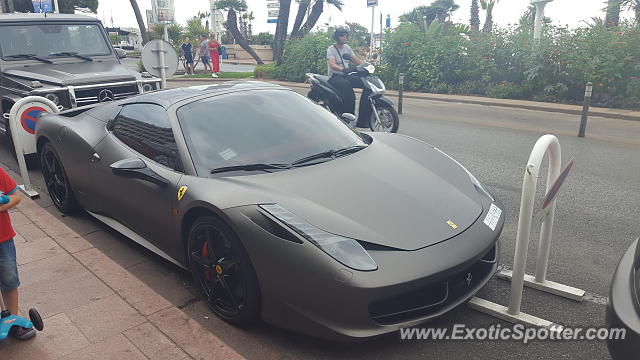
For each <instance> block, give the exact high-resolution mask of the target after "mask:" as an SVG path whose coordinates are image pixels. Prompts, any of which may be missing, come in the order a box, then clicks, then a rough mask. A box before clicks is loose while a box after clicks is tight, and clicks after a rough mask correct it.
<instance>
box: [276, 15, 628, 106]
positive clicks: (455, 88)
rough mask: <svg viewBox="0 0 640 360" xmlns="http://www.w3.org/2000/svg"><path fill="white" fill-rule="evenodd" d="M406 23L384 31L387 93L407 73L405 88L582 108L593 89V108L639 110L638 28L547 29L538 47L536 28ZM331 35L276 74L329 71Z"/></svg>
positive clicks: (314, 41)
mask: <svg viewBox="0 0 640 360" xmlns="http://www.w3.org/2000/svg"><path fill="white" fill-rule="evenodd" d="M459 29H460V27H453V28H451V29H450V30H449V31H448V32H447V31H443V30H438V29H436V31H433V29H430V30H428V31H425V30H423V29H421V28H420V27H416V26H414V25H411V24H401V25H399V26H398V27H396V28H394V29H393V30H390V31H388V32H387V34H386V36H385V41H384V44H383V53H382V61H383V64H382V65H381V66H380V67H379V69H378V75H379V76H381V77H382V79H383V81H384V82H385V84H386V85H387V87H389V88H395V87H397V79H398V74H399V73H401V72H402V73H405V74H406V76H405V89H406V90H413V91H424V92H432V93H448V94H474V95H485V96H490V97H497V98H512V99H531V100H538V101H552V102H563V103H579V102H581V101H582V99H583V96H584V87H585V84H586V83H587V82H589V81H591V82H593V83H594V93H593V101H592V103H593V104H594V105H596V106H606V107H623V108H640V28H638V27H636V26H635V25H634V24H632V23H623V24H622V25H620V27H619V28H616V29H606V28H605V27H604V25H603V24H602V22H601V21H597V22H595V23H594V24H591V25H588V26H587V25H585V26H584V27H581V28H578V29H573V30H569V29H566V28H562V27H553V26H547V27H545V29H544V32H543V38H542V40H541V41H540V43H539V44H537V45H536V44H534V43H533V40H532V39H533V34H532V30H531V29H530V28H528V27H518V26H512V27H507V28H498V29H496V30H494V32H493V33H492V34H489V35H471V36H470V37H469V36H462V35H460V32H459ZM331 43H332V40H331V38H330V37H329V35H328V34H327V33H326V32H320V33H313V34H309V35H307V36H305V37H304V38H302V39H300V40H297V41H293V42H290V43H288V44H287V47H286V48H285V61H284V64H283V65H281V66H279V67H277V68H276V69H275V70H274V72H273V74H274V75H275V77H277V78H279V79H281V80H287V81H304V74H305V73H307V72H316V73H325V72H326V48H327V46H328V45H330V44H331Z"/></svg>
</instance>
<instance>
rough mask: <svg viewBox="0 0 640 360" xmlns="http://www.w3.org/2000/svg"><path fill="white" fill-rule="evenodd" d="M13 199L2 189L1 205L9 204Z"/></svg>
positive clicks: (0, 193) (0, 194)
mask: <svg viewBox="0 0 640 360" xmlns="http://www.w3.org/2000/svg"><path fill="white" fill-rule="evenodd" d="M9 201H11V199H9V197H8V196H7V195H5V194H4V193H3V192H2V191H0V205H4V204H8V203H9Z"/></svg>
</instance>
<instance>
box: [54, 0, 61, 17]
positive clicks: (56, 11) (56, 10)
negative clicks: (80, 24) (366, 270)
mask: <svg viewBox="0 0 640 360" xmlns="http://www.w3.org/2000/svg"><path fill="white" fill-rule="evenodd" d="M53 3H54V4H55V9H54V10H53V12H55V13H56V14H59V13H60V6H58V0H53Z"/></svg>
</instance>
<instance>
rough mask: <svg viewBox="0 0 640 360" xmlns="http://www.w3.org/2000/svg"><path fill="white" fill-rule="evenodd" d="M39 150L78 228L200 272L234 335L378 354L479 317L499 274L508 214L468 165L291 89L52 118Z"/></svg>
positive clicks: (213, 93)
mask: <svg viewBox="0 0 640 360" xmlns="http://www.w3.org/2000/svg"><path fill="white" fill-rule="evenodd" d="M36 135H37V147H38V153H39V157H40V161H41V168H42V173H43V176H44V179H45V181H46V184H47V188H48V191H49V194H50V196H51V199H52V200H53V203H54V204H55V205H56V206H57V208H58V209H59V210H60V211H62V212H65V213H66V212H71V211H74V210H77V209H80V208H81V209H84V210H86V211H87V212H88V213H89V214H91V215H92V216H94V217H95V218H97V219H98V220H100V221H102V222H104V223H105V224H107V225H109V226H111V227H112V228H114V229H116V230H117V231H119V232H121V233H122V234H124V235H126V236H128V237H129V238H131V239H132V240H134V241H136V242H138V243H140V244H141V245H143V246H145V247H147V248H148V249H150V250H152V251H153V252H155V253H157V254H158V255H160V256H162V257H164V258H165V259H167V260H169V261H171V262H173V263H175V264H177V265H178V266H181V267H183V268H185V269H188V270H189V271H190V272H191V273H192V274H193V277H194V279H195V283H196V285H197V286H198V288H199V289H200V290H201V292H202V298H203V301H206V303H207V304H208V306H209V308H210V309H211V310H212V311H213V312H214V313H215V314H217V315H218V316H220V317H221V318H222V319H224V320H226V321H228V322H230V323H232V324H246V323H249V322H251V321H254V320H257V319H259V318H262V319H263V320H264V321H266V322H268V323H271V324H275V325H277V326H280V327H284V328H287V329H292V330H295V331H298V332H302V333H305V334H309V335H313V336H318V337H325V338H331V339H356V338H367V337H372V336H376V335H381V334H384V333H389V332H393V331H396V330H398V329H400V328H403V327H410V326H415V325H418V324H421V323H424V322H426V321H428V320H430V319H432V318H434V317H437V316H439V315H442V314H444V313H445V312H447V311H449V310H451V309H453V308H454V307H456V306H458V305H460V304H462V303H464V302H466V301H467V300H468V299H469V298H470V297H471V296H473V295H474V294H475V293H476V292H477V291H478V290H479V289H480V288H481V287H482V286H483V285H484V284H485V283H486V282H487V281H488V280H489V279H490V278H491V276H492V275H493V274H494V272H495V270H496V267H497V256H498V238H499V236H500V233H501V231H502V227H503V225H504V219H505V214H504V212H503V210H502V209H504V208H503V206H502V204H501V203H500V202H499V201H497V200H496V199H494V197H493V196H492V195H491V194H490V193H489V192H487V191H486V190H485V188H484V187H483V186H482V185H481V184H480V182H478V180H477V179H476V178H475V177H474V176H473V175H472V174H471V173H470V172H469V171H467V170H466V169H465V168H464V167H463V166H462V165H460V164H459V163H458V162H456V161H455V160H454V159H452V158H451V157H449V156H447V155H446V154H445V153H443V152H442V151H440V150H438V149H437V148H435V147H433V146H431V145H429V144H427V143H425V142H422V141H420V140H416V139H414V138H411V137H408V136H404V135H399V134H388V133H360V132H357V131H355V130H353V129H352V128H350V127H349V126H348V125H346V124H345V123H343V122H342V121H341V120H340V119H339V118H337V117H336V116H335V115H333V114H331V113H330V112H328V111H326V110H325V109H323V108H322V107H320V106H319V105H317V104H315V103H314V102H312V101H311V100H308V99H307V98H305V97H304V96H302V95H299V94H297V93H295V92H293V91H291V90H289V89H286V88H283V87H280V86H277V85H272V84H266V83H260V82H233V83H225V84H221V85H207V86H200V87H191V88H183V89H174V90H163V91H158V92H154V93H148V94H144V95H141V96H137V97H133V98H129V99H126V100H121V101H117V102H113V103H108V104H102V105H99V106H95V107H89V108H79V109H75V110H72V111H67V112H63V113H59V114H47V115H44V116H43V117H42V118H41V119H40V120H39V123H38V126H37V134H36Z"/></svg>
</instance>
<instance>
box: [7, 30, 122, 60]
mask: <svg viewBox="0 0 640 360" xmlns="http://www.w3.org/2000/svg"><path fill="white" fill-rule="evenodd" d="M0 51H2V57H3V58H4V59H5V60H16V59H19V58H15V57H14V58H11V56H15V55H25V54H29V55H35V56H37V57H40V58H52V57H54V56H55V55H54V54H56V53H60V52H69V53H77V54H79V55H110V54H111V47H110V46H109V43H108V42H107V40H106V38H105V37H104V35H103V32H102V30H101V29H100V27H99V26H98V25H96V24H73V25H70V24H40V25H36V24H29V25H3V26H1V27H0ZM7 57H9V58H7Z"/></svg>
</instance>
